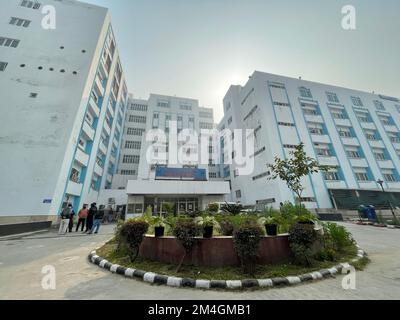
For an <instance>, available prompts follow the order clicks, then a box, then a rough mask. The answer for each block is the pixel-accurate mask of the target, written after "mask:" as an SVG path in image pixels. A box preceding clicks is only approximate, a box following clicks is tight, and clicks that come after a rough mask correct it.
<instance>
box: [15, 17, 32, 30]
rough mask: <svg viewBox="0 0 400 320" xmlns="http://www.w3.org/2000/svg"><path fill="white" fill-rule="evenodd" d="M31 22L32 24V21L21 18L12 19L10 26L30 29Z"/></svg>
mask: <svg viewBox="0 0 400 320" xmlns="http://www.w3.org/2000/svg"><path fill="white" fill-rule="evenodd" d="M31 22H32V21H31V20H27V19H21V18H17V17H11V18H10V24H11V25H13V26H17V27H24V28H28V27H29V25H30V24H31Z"/></svg>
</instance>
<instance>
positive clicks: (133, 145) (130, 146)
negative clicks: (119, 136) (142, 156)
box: [125, 140, 142, 150]
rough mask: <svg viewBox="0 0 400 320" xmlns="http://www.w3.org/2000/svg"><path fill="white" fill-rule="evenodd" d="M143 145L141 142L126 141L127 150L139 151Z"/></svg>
mask: <svg viewBox="0 0 400 320" xmlns="http://www.w3.org/2000/svg"><path fill="white" fill-rule="evenodd" d="M141 146H142V143H141V142H140V141H129V140H128V141H125V148H126V149H139V150H140V148H141Z"/></svg>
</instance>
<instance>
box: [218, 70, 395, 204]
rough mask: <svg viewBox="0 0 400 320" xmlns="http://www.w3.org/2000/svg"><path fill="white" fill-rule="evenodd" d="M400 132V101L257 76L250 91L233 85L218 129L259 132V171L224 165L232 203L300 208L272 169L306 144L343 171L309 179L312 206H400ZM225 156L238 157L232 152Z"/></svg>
mask: <svg viewBox="0 0 400 320" xmlns="http://www.w3.org/2000/svg"><path fill="white" fill-rule="evenodd" d="M399 128H400V100H399V99H397V98H393V97H388V96H384V95H378V94H374V93H367V92H362V91H357V90H351V89H347V88H341V87H337V86H330V85H325V84H320V83H315V82H310V81H304V80H301V79H293V78H288V77H283V76H278V75H273V74H268V73H263V72H257V71H256V72H254V74H253V75H252V76H251V77H250V79H249V81H248V82H247V83H246V85H245V86H243V87H242V86H231V88H230V89H229V91H228V92H227V94H226V96H225V98H224V118H223V119H222V121H221V122H220V124H219V125H218V129H219V130H223V129H231V130H234V129H253V130H254V140H255V141H254V145H255V149H254V154H252V155H251V157H253V158H254V171H253V173H252V174H250V175H238V174H237V172H238V170H237V169H238V166H237V165H235V164H234V162H233V164H232V165H229V164H226V165H224V164H222V165H221V166H220V171H221V176H223V177H224V179H225V180H226V181H229V182H230V184H231V199H230V200H233V201H240V202H241V203H242V204H245V205H257V207H258V208H260V209H262V208H264V207H266V206H274V207H279V204H280V202H285V201H291V202H294V201H295V198H294V194H293V193H292V192H291V191H290V190H289V189H288V188H287V186H286V184H285V183H284V182H282V181H280V180H270V179H269V178H270V177H271V172H270V171H269V169H268V167H267V164H272V163H273V162H274V158H275V157H276V156H279V157H280V158H288V157H289V153H290V151H292V150H293V149H294V147H295V146H296V145H298V144H299V143H300V142H304V144H305V151H306V152H307V154H308V155H310V156H311V157H313V158H315V159H317V160H318V162H319V163H320V164H321V165H329V166H332V167H335V169H333V170H331V171H330V172H327V173H322V172H321V173H318V174H313V175H311V176H309V177H307V178H305V179H304V181H303V184H304V187H305V190H304V193H303V199H302V201H303V203H305V205H306V206H307V207H309V208H322V209H331V208H339V209H340V208H346V209H355V208H357V206H358V205H360V204H365V205H369V204H373V205H375V206H381V207H385V206H387V205H388V204H389V202H390V203H391V204H392V205H399V206H400V194H399V192H400V176H399V172H400V171H399V170H400V162H399V157H400V130H399ZM225 138H226V137H225ZM234 138H236V137H234ZM223 139H224V138H223ZM222 142H224V141H222ZM222 155H223V157H225V158H227V157H232V156H234V154H232V155H231V154H229V152H226V151H225V150H224V148H222ZM381 185H382V186H381ZM382 187H383V190H384V191H385V192H382Z"/></svg>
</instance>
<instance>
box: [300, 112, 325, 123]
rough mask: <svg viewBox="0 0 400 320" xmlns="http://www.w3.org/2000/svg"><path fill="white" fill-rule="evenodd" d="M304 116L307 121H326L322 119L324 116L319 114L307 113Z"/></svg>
mask: <svg viewBox="0 0 400 320" xmlns="http://www.w3.org/2000/svg"><path fill="white" fill-rule="evenodd" d="M304 117H305V119H306V121H307V122H317V123H324V119H322V116H321V115H319V114H317V115H312V114H305V115H304Z"/></svg>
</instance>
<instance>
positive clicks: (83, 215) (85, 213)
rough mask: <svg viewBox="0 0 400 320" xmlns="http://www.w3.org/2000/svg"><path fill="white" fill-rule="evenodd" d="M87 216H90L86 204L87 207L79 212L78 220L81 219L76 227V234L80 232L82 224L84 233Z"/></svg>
mask: <svg viewBox="0 0 400 320" xmlns="http://www.w3.org/2000/svg"><path fill="white" fill-rule="evenodd" d="M87 216H88V209H87V206H86V204H85V205H84V206H83V208H82V209H81V210H79V212H78V218H79V220H78V224H77V225H76V230H75V232H78V230H79V226H80V225H81V224H82V227H81V231H82V232H83V228H85V224H86V218H87Z"/></svg>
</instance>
